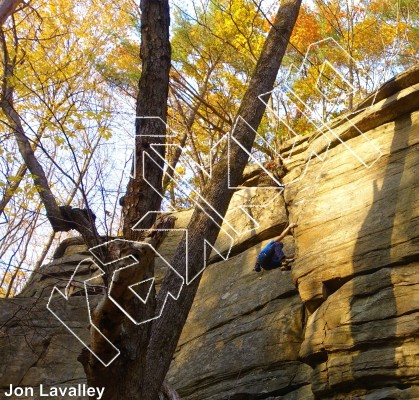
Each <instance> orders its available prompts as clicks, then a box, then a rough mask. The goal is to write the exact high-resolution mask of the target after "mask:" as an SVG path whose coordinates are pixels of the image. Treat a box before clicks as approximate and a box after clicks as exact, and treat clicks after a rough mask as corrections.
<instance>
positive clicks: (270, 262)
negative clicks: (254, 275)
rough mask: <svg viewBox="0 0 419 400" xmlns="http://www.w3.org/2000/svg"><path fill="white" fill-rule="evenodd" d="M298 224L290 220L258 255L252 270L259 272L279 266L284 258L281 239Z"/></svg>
mask: <svg viewBox="0 0 419 400" xmlns="http://www.w3.org/2000/svg"><path fill="white" fill-rule="evenodd" d="M297 226H298V225H297V224H295V223H293V222H291V223H290V224H289V225H288V226H287V227H286V228H285V229H284V231H283V232H282V233H281V234H280V235H279V236H278V237H277V238H276V239H274V240H272V241H271V242H270V243H269V244H268V245H267V246H266V247H265V248H264V249H263V250H262V251H261V252H260V254H259V255H258V257H257V259H256V265H255V268H253V271H256V272H260V271H262V268H263V269H266V270H270V269H275V268H279V267H281V265H282V262H283V261H284V259H285V258H286V256H285V254H284V252H283V251H282V248H283V247H284V244H283V243H282V239H284V237H285V236H286V235H287V234H288V232H289V231H290V230H291V229H292V228H296V227H297Z"/></svg>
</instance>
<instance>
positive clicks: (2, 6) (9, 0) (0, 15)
mask: <svg viewBox="0 0 419 400" xmlns="http://www.w3.org/2000/svg"><path fill="white" fill-rule="evenodd" d="M20 3H22V0H0V26H2V25H3V24H4V22H5V21H6V19H7V18H8V17H9V16H10V15H12V14H13V13H14V12H15V10H16V8H17V6H18V5H19V4H20Z"/></svg>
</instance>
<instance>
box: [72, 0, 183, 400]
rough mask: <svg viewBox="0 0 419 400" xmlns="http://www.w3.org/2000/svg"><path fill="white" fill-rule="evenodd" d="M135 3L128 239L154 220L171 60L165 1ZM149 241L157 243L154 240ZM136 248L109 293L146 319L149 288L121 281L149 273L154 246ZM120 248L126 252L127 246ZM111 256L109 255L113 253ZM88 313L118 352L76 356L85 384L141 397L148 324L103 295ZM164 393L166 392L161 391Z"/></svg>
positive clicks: (99, 349)
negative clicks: (137, 38)
mask: <svg viewBox="0 0 419 400" xmlns="http://www.w3.org/2000/svg"><path fill="white" fill-rule="evenodd" d="M140 7H141V59H142V72H141V78H140V81H139V94H138V99H137V117H140V118H137V120H136V139H135V150H134V151H135V159H134V162H133V168H132V175H133V177H132V178H131V179H130V181H129V183H128V187H127V191H126V194H125V196H124V197H123V198H122V199H121V205H122V206H123V217H124V225H123V236H124V239H125V240H130V241H138V240H141V239H144V233H143V232H142V231H139V230H132V228H133V227H134V226H136V228H137V229H148V228H151V226H152V225H153V223H154V221H155V214H153V213H149V214H147V213H148V211H158V210H160V204H161V200H162V197H161V196H162V176H163V172H162V169H163V166H164V162H163V158H164V156H165V149H164V146H162V145H164V144H165V141H166V138H165V135H166V125H165V122H166V118H167V98H168V90H169V70H170V64H171V50H170V41H169V24H170V16H169V4H168V1H167V0H142V1H141V5H140ZM141 117H145V118H141ZM153 144H157V145H161V146H159V147H158V148H157V149H158V151H159V154H160V157H161V158H160V157H159V156H158V155H156V154H155V153H154V152H153V151H149V149H150V146H151V145H153ZM142 217H144V218H143V220H142V221H141V223H140V224H138V221H139V220H140V219H141V218H142ZM168 228H169V227H168ZM140 247H141V246H140ZM154 247H155V248H157V247H158V245H155V246H154ZM140 252H141V256H137V257H136V258H137V259H139V261H140V262H139V264H138V265H137V266H136V267H135V269H132V268H131V269H127V271H121V272H120V273H119V275H120V276H119V278H118V282H119V283H120V284H121V288H120V289H118V288H116V289H115V290H116V292H117V293H113V294H112V297H113V298H114V299H115V298H117V299H118V303H119V304H122V305H123V306H124V309H125V310H126V311H127V312H129V313H130V315H141V318H144V319H147V318H148V317H150V318H151V317H152V316H153V315H154V310H155V293H154V291H153V292H152V293H151V294H150V296H149V300H148V301H147V302H146V304H142V303H141V302H140V301H139V300H138V299H137V298H135V297H133V296H132V295H130V291H129V290H128V288H127V287H126V283H127V282H128V283H129V282H131V283H132V284H133V283H136V282H140V281H142V280H144V279H147V278H150V277H153V276H154V256H155V254H154V252H152V251H150V249H149V248H147V247H144V246H143V247H142V248H141V249H140ZM121 254H122V253H121ZM126 254H127V255H129V254H131V253H130V252H129V251H128V252H127V253H126ZM139 255H140V254H139ZM134 256H135V255H134ZM112 258H113V259H115V257H112ZM117 258H118V257H117ZM124 263H125V264H126V261H125V260H124V261H122V262H120V263H118V265H112V267H109V266H107V268H106V275H107V276H111V274H112V273H113V271H114V270H116V269H117V268H121V267H123V266H124ZM131 270H132V271H131ZM130 271H131V272H132V273H130ZM124 272H127V274H124ZM114 286H115V285H114ZM139 294H140V295H144V297H145V295H146V293H139ZM144 297H143V298H144ZM92 318H93V320H94V321H95V324H96V325H97V326H100V328H101V332H103V333H104V334H105V336H106V337H107V338H108V339H109V340H111V341H112V343H114V344H115V346H117V347H118V349H119V350H120V355H119V357H118V358H116V360H115V361H114V362H112V363H111V364H110V365H109V366H108V367H105V366H103V365H102V364H101V363H100V362H98V360H97V359H96V358H95V357H94V356H92V354H91V353H90V352H88V351H86V349H85V351H83V353H82V354H81V356H80V357H79V360H80V362H81V363H82V364H83V366H84V369H85V372H86V376H87V381H88V384H89V385H91V386H100V387H104V388H105V392H104V396H103V399H104V400H109V399H112V400H119V399H124V400H134V399H135V400H137V399H141V398H142V395H141V394H142V392H145V391H147V385H146V384H144V382H145V380H144V377H145V371H146V368H147V367H146V349H147V343H148V341H149V336H150V332H151V324H150V323H145V324H141V325H135V324H134V323H132V322H131V321H130V320H128V319H127V318H126V317H125V316H124V314H122V312H121V310H119V309H118V308H117V307H116V306H115V305H114V303H113V302H112V301H110V300H109V297H108V296H105V297H104V298H103V299H102V301H101V303H100V304H99V305H98V307H97V308H96V309H95V311H94V312H93V315H92ZM90 341H91V347H92V349H93V350H94V351H95V352H96V353H97V354H100V355H101V356H102V357H104V358H106V357H107V356H108V357H110V356H111V355H110V354H107V352H108V351H109V346H106V343H105V342H104V341H103V338H102V337H101V336H100V335H97V334H96V332H95V330H93V329H91V340H90ZM162 384H163V381H162V382H161V383H160V387H159V390H160V389H161V387H162ZM155 397H157V393H156V396H155ZM163 398H164V397H163ZM166 398H168V396H167V393H166ZM173 398H175V397H173Z"/></svg>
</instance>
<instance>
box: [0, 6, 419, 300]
mask: <svg viewBox="0 0 419 400" xmlns="http://www.w3.org/2000/svg"><path fill="white" fill-rule="evenodd" d="M276 9H277V4H276V2H272V1H263V0H262V1H255V0H223V1H218V0H214V1H209V2H206V3H205V2H192V1H191V2H190V3H185V2H179V3H176V2H173V3H172V5H171V12H172V15H171V46H172V68H171V72H170V90H169V110H168V125H169V128H170V131H171V132H175V133H176V134H173V135H171V136H169V137H168V143H167V154H166V157H167V159H168V161H169V162H170V163H171V165H172V166H173V167H174V168H175V169H176V172H177V173H178V174H179V176H183V179H184V181H185V183H187V185H186V184H185V185H176V186H175V185H173V183H170V184H169V183H168V182H163V186H164V188H165V196H166V204H165V206H164V207H165V208H166V209H170V207H171V208H174V209H182V208H188V207H190V206H191V201H190V198H189V196H191V195H192V196H193V194H191V189H190V188H194V189H196V190H197V191H198V192H200V191H202V190H203V188H204V187H205V185H206V184H207V181H208V171H209V168H210V166H211V165H214V164H216V163H217V161H218V160H219V158H220V156H221V154H220V152H219V151H217V148H215V151H211V149H213V147H214V145H215V144H216V143H217V142H218V141H219V140H220V139H221V138H222V137H223V136H224V135H225V133H226V132H228V131H229V130H230V129H231V128H232V126H233V124H234V118H235V115H236V114H237V111H238V108H239V106H240V102H241V100H242V98H243V95H244V93H245V91H246V89H247V87H248V85H249V80H250V78H251V74H252V71H253V69H254V66H255V64H256V62H257V60H258V58H259V55H260V52H261V50H262V45H263V42H264V40H265V38H266V36H267V33H268V31H269V29H270V27H271V24H272V21H273V17H274V15H275V13H276ZM139 21H140V12H139V9H138V4H136V3H135V2H134V1H128V0H127V1H125V0H124V1H120V2H118V3H116V2H110V1H109V2H108V1H102V2H96V1H91V2H77V1H75V2H62V1H60V2H59V1H51V2H41V1H39V2H38V1H30V2H28V3H24V4H23V5H22V6H21V7H20V8H18V9H17V11H16V12H15V13H14V14H13V16H12V17H11V18H9V19H8V20H7V22H6V23H5V24H4V25H3V27H2V29H1V32H0V41H1V43H0V47H1V67H0V68H1V76H2V96H4V94H5V93H6V92H7V91H10V90H12V91H13V93H14V97H13V99H14V104H13V107H14V109H15V110H16V111H17V113H18V115H19V118H20V120H21V122H22V126H23V129H24V131H25V135H26V137H27V138H28V139H29V141H30V143H31V146H32V148H33V149H34V151H35V154H36V155H37V158H38V160H39V161H40V163H41V164H42V165H43V167H44V170H45V171H46V173H47V175H48V179H49V182H51V189H52V191H53V192H54V195H55V196H56V198H57V199H58V201H59V203H60V205H70V204H71V205H73V206H78V207H80V208H84V207H86V208H87V207H88V208H90V209H92V210H94V212H95V214H96V225H97V227H98V231H99V232H100V234H102V235H107V236H118V235H121V213H120V205H119V202H120V199H121V197H122V196H123V195H124V191H125V187H126V183H127V180H128V178H129V174H130V167H131V163H132V148H133V137H134V130H133V128H132V127H133V124H134V120H135V101H136V98H137V96H138V80H139V77H140V76H141V68H140V59H139V47H140V22H139ZM418 29H419V27H418V6H417V5H416V4H415V2H414V1H412V0H409V1H407V0H406V1H402V0H401V1H384V0H381V1H359V2H356V1H354V2H352V1H350V0H341V1H337V0H333V1H326V0H325V1H313V2H307V3H306V4H305V5H303V7H302V8H301V10H300V14H299V18H298V20H297V24H296V26H295V29H294V31H293V34H292V37H291V41H290V44H289V47H288V52H287V54H286V56H285V57H284V60H283V62H282V67H281V70H280V72H279V74H278V77H277V86H276V88H275V89H274V92H273V96H272V98H271V100H269V102H270V103H269V107H268V111H267V112H266V114H265V116H264V118H263V120H262V123H261V125H260V127H259V130H258V133H259V135H260V138H261V139H259V140H257V141H256V142H255V144H254V148H253V151H254V155H255V157H256V158H258V159H260V160H261V161H276V160H275V152H272V150H271V149H278V148H279V147H280V146H281V143H282V142H283V141H284V140H286V139H288V138H290V137H292V135H293V134H295V133H297V134H300V135H304V134H310V133H313V132H314V131H315V129H316V125H315V124H313V118H310V115H308V113H307V112H305V111H306V107H307V106H310V107H311V109H312V110H315V111H316V113H318V118H319V119H320V120H323V121H329V120H330V119H332V118H333V117H335V116H337V115H339V114H340V113H342V112H348V111H349V112H350V110H351V109H352V108H353V106H354V105H355V104H356V103H357V102H358V101H359V100H360V99H362V98H364V97H365V96H366V95H367V94H369V93H372V92H373V91H374V90H375V89H377V88H378V86H379V85H380V84H382V83H383V82H385V81H386V80H388V79H390V78H391V77H392V76H394V75H395V74H396V73H398V72H400V71H402V70H404V69H406V68H407V67H409V66H411V65H412V64H414V63H416V62H417V49H418V48H419V30H418ZM325 60H328V61H329V63H330V66H329V69H328V70H327V71H325V70H324V68H323V69H322V66H323V65H324V61H325ZM336 71H339V73H340V75H338V74H336V73H333V72H336ZM324 77H326V78H327V79H324ZM331 77H332V78H331ZM341 77H344V79H341ZM319 78H323V80H321V81H320V84H321V85H323V90H324V91H327V93H328V94H329V95H328V98H327V99H326V98H325V97H324V96H322V95H321V94H320V93H319V92H316V90H314V87H315V86H316V82H317V83H318V79H319ZM290 87H291V88H292V89H293V93H297V94H298V99H295V98H294V99H291V100H292V101H290V97H289V96H285V94H286V90H287V88H290ZM5 108H6V107H5V106H4V103H2V107H1V110H0V122H1V128H0V165H1V167H0V263H1V265H0V282H1V286H0V296H1V297H11V296H13V295H14V294H15V293H18V292H19V290H20V289H21V287H22V285H23V284H24V283H25V281H26V280H27V279H28V277H29V275H30V273H31V272H32V271H36V273H42V269H40V267H41V265H42V264H43V263H45V262H47V261H48V260H49V257H51V253H52V251H53V250H54V248H55V246H56V245H57V243H59V242H60V241H61V240H63V239H64V238H65V237H68V236H71V235H74V234H75V233H74V232H70V233H56V232H53V230H52V228H51V227H50V225H49V223H48V220H47V218H46V215H45V210H44V208H43V205H42V203H41V201H40V199H39V194H38V191H37V188H36V187H35V186H34V184H33V181H32V178H33V177H32V176H31V174H30V173H29V172H28V170H27V167H26V165H25V163H24V162H23V160H22V158H21V156H20V154H19V151H18V149H17V144H16V140H15V138H14V136H13V134H12V133H11V132H10V126H9V125H10V124H9V122H8V118H7V112H8V111H7V110H6V109H5ZM172 144H178V145H180V146H181V147H182V148H183V151H182V154H179V151H176V149H177V147H174V146H171V145H172ZM190 171H194V173H191V172H190Z"/></svg>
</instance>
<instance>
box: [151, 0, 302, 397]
mask: <svg viewBox="0 0 419 400" xmlns="http://www.w3.org/2000/svg"><path fill="white" fill-rule="evenodd" d="M300 5H301V0H285V1H283V2H282V4H281V7H280V8H279V10H278V13H277V15H276V17H275V21H274V23H273V26H272V28H271V30H270V32H269V35H268V37H267V39H266V41H265V44H264V47H263V50H262V53H261V56H260V58H259V60H258V63H257V65H256V68H255V70H254V73H253V76H252V79H251V81H250V84H249V88H248V90H247V92H246V94H245V95H244V98H243V101H242V103H241V106H240V108H239V111H238V117H239V118H237V120H236V126H235V129H234V132H233V135H234V137H235V138H236V139H237V140H238V141H239V142H240V143H241V145H242V146H244V147H245V148H246V149H247V151H249V152H250V150H251V148H252V145H253V142H254V139H255V132H254V130H252V129H250V128H249V125H250V127H252V128H253V129H255V130H256V129H257V128H258V126H259V124H260V121H261V119H262V116H263V113H264V111H265V105H264V104H263V103H262V102H261V101H260V100H259V99H258V96H259V95H261V94H264V93H266V92H269V91H271V90H272V89H273V86H274V83H275V79H276V76H277V73H278V70H279V67H280V65H281V61H282V58H283V56H284V54H285V51H286V48H287V45H288V42H289V39H290V36H291V33H292V30H293V27H294V24H295V21H296V20H297V17H298V12H299V9H300ZM245 121H246V122H247V123H246V122H245ZM248 124H249V125H248ZM230 158H231V160H234V167H233V168H231V170H230V185H231V186H233V187H234V186H237V185H238V183H239V181H240V178H241V176H242V173H243V170H244V167H245V166H246V164H247V161H248V155H247V154H246V153H245V152H244V151H243V150H242V149H241V148H240V147H239V146H238V145H237V144H234V143H233V142H231V146H230ZM227 163H228V156H227V154H226V153H224V155H223V157H222V159H221V160H220V162H219V163H218V165H217V166H216V167H215V168H214V170H213V175H212V177H211V180H210V182H209V183H208V186H207V190H206V191H205V195H204V198H205V199H206V201H207V202H208V203H209V204H210V205H211V206H212V208H214V209H215V210H217V211H218V215H214V213H213V212H212V211H210V210H208V207H206V206H205V205H202V207H203V208H204V209H207V211H208V214H209V215H210V216H211V217H212V218H211V217H210V216H208V215H207V213H204V212H203V211H202V209H200V208H199V207H197V208H196V209H195V211H194V214H193V215H192V219H191V222H190V224H189V226H188V233H189V252H188V258H189V259H188V261H189V271H191V270H192V274H193V272H197V271H199V269H200V268H202V266H203V263H204V262H205V261H206V260H204V251H203V243H204V239H205V240H207V241H208V242H209V243H211V244H213V243H215V240H216V238H217V236H218V233H219V229H220V228H219V226H217V224H215V223H214V222H213V219H214V220H215V221H218V222H219V223H220V222H221V221H220V220H219V218H220V216H224V215H225V213H226V211H227V208H228V205H229V203H230V199H231V197H232V194H233V191H232V190H228V174H227ZM184 248H185V237H184V238H183V239H182V241H181V243H180V244H179V247H178V249H177V251H176V254H175V256H174V260H173V262H172V265H173V266H174V268H175V269H176V270H177V271H178V272H180V273H181V274H182V275H183V276H185V275H186V271H185V269H186V259H185V258H186V254H185V252H184ZM208 256H209V251H207V258H208ZM194 269H195V271H193V270H194ZM201 276H202V274H201V275H199V276H198V277H197V278H196V279H195V280H194V281H193V282H192V283H191V284H189V285H188V286H186V287H184V288H183V290H182V292H181V295H180V298H179V299H178V300H177V301H174V300H172V299H169V300H168V302H167V304H166V309H165V311H164V312H163V314H162V316H161V317H160V318H159V319H157V320H155V321H153V326H152V332H151V338H150V343H149V346H148V350H147V371H146V375H145V382H146V383H147V385H148V388H149V389H148V392H147V393H143V399H145V400H155V399H156V397H157V393H158V391H159V389H160V387H161V385H162V383H163V380H164V378H165V376H166V373H167V371H168V369H169V366H170V363H171V361H172V355H173V354H174V352H175V350H176V346H177V342H178V340H179V337H180V334H181V332H182V328H183V326H184V324H185V322H186V318H187V316H188V313H189V310H190V308H191V306H192V302H193V299H194V297H195V294H196V291H197V289H198V285H199V281H200V277H201ZM174 278H175V274H174V273H173V272H172V271H169V272H168V274H167V275H166V277H165V279H164V281H163V283H162V288H161V290H160V292H159V294H158V297H157V307H159V306H161V303H162V302H163V301H164V299H165V297H166V296H167V293H168V292H171V291H173V285H174V281H175V279H174ZM220 279H221V277H220Z"/></svg>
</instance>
